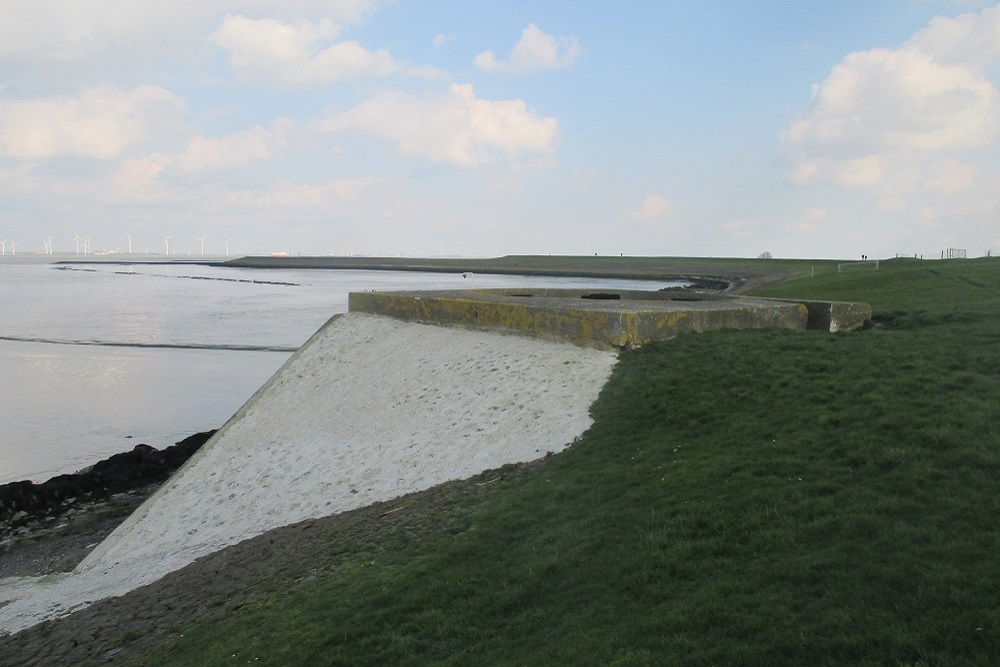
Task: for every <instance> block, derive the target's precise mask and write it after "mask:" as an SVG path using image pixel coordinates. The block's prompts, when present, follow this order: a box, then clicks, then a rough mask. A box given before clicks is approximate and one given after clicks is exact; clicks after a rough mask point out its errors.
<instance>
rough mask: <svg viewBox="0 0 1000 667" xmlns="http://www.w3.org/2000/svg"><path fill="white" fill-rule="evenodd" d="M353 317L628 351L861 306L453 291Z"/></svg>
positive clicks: (371, 298)
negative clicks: (694, 335)
mask: <svg viewBox="0 0 1000 667" xmlns="http://www.w3.org/2000/svg"><path fill="white" fill-rule="evenodd" d="M348 303H349V308H350V310H351V312H363V313H371V314H376V315H388V316H390V317H395V318H397V319H401V320H407V321H413V322H424V323H435V324H450V325H462V326H467V327H473V328H480V329H489V330H500V331H508V332H512V333H518V334H522V335H529V336H534V337H540V338H548V339H562V340H570V341H572V342H574V343H577V344H579V345H588V346H593V347H601V348H609V347H626V346H634V345H643V344H646V343H649V342H651V341H654V340H661V339H665V338H673V337H674V336H678V335H680V334H683V333H695V332H698V333H700V332H706V331H714V330H718V329H772V328H784V329H821V330H824V331H839V330H846V329H852V328H857V327H859V326H861V325H863V324H864V322H865V321H866V320H867V319H870V317H871V308H870V307H869V306H868V305H867V304H851V303H831V302H799V301H789V300H775V299H759V298H752V297H727V296H722V295H719V294H713V293H692V292H684V291H676V292H636V291H628V290H605V291H594V290H590V291H588V290H552V289H539V290H524V289H521V290H516V289H502V290H454V291H444V292H434V291H425V292H354V293H351V294H350V296H349V299H348Z"/></svg>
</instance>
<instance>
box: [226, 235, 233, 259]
mask: <svg viewBox="0 0 1000 667" xmlns="http://www.w3.org/2000/svg"><path fill="white" fill-rule="evenodd" d="M230 241H232V239H226V257H229V242H230Z"/></svg>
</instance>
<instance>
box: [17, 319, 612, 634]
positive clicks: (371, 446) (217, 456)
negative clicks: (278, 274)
mask: <svg viewBox="0 0 1000 667" xmlns="http://www.w3.org/2000/svg"><path fill="white" fill-rule="evenodd" d="M615 361H616V356H615V355H614V354H613V353H611V352H606V351H600V350H595V349H588V348H584V347H579V346H576V345H573V344H571V343H567V342H554V341H543V340H537V339H532V338H527V337H522V336H509V335H502V334H498V333H490V332H483V331H468V330H464V329H455V328H445V327H441V326H431V325H424V324H417V323H408V322H401V321H398V320H394V319H390V318H386V317H381V316H377V315H367V314H349V315H344V316H340V317H337V318H334V319H333V320H331V321H330V322H329V323H328V324H327V325H326V326H324V327H323V328H322V329H321V330H320V331H319V332H317V333H316V335H314V336H313V337H312V338H311V339H310V340H309V341H308V342H307V343H306V344H305V345H304V346H303V347H302V348H301V349H300V350H299V351H298V352H297V353H296V354H295V355H293V356H292V358H291V359H289V360H288V362H287V363H286V364H285V365H284V366H283V367H282V368H281V369H280V370H279V371H278V372H277V373H276V374H275V375H274V377H272V378H271V380H269V381H268V382H267V384H265V385H264V386H263V387H262V388H261V389H260V390H259V391H258V392H257V393H256V394H255V395H254V396H253V397H252V398H251V399H250V400H249V401H248V402H247V403H246V405H244V406H243V407H242V408H241V409H240V410H239V411H238V412H237V413H236V414H235V415H234V416H233V417H232V419H230V420H229V422H227V423H226V425H225V426H224V427H223V428H221V429H220V430H219V432H218V433H216V435H215V436H214V437H213V438H212V440H210V441H209V442H208V443H207V444H206V445H205V446H204V447H203V448H202V449H201V451H200V452H199V453H198V454H196V455H195V457H193V458H192V459H191V460H190V461H189V462H188V463H187V464H186V465H185V466H184V467H183V468H182V469H181V470H180V471H178V472H177V473H176V474H175V475H174V477H172V478H171V479H170V480H169V481H168V482H167V484H166V485H164V487H163V488H161V489H160V491H159V492H157V494H155V495H154V496H153V497H152V498H150V499H149V500H148V501H147V502H146V503H145V504H144V505H143V506H142V507H140V508H139V510H137V511H136V512H135V514H133V515H132V517H130V518H129V519H128V520H127V521H126V522H125V523H123V524H122V525H121V526H120V527H119V528H118V529H117V530H116V531H115V532H114V533H113V534H112V535H111V536H110V537H109V538H108V539H107V540H106V541H105V542H104V543H102V544H101V545H100V546H99V547H98V548H97V549H96V550H95V551H94V552H93V553H92V554H91V555H90V556H89V557H88V558H87V559H86V560H85V561H84V562H83V563H82V564H81V565H80V567H79V568H77V571H76V572H74V573H70V574H66V575H60V576H55V577H47V578H42V579H36V578H9V579H4V580H0V605H3V606H0V633H2V632H4V631H7V632H17V631H18V630H20V629H23V628H26V627H29V626H31V625H34V624H35V623H38V622H40V621H42V620H45V619H47V618H52V617H56V616H60V615H64V614H67V613H70V612H72V611H74V610H76V609H79V608H82V607H84V606H86V605H88V604H90V603H92V602H94V601H96V600H100V599H102V598H106V597H110V596H114V595H121V594H123V593H126V592H128V591H130V590H133V589H135V588H138V587H139V586H142V585H145V584H147V583H151V582H153V581H155V580H157V579H159V578H160V577H162V576H163V575H165V574H167V573H169V572H172V571H175V570H177V569H179V568H181V567H183V566H184V565H186V564H187V563H190V562H191V561H193V560H194V559H196V558H198V557H199V556H202V555H204V554H208V553H211V552H213V551H217V550H219V549H222V548H224V547H226V546H228V545H231V544H235V543H237V542H240V541H242V540H244V539H247V538H249V537H252V536H254V535H259V534H261V533H264V532H266V531H268V530H270V529H272V528H276V527H279V526H284V525H288V524H290V523H294V522H296V521H300V520H303V519H306V518H311V517H319V516H326V515H329V514H334V513H337V512H342V511H346V510H350V509H354V508H357V507H362V506H365V505H369V504H371V503H373V502H375V501H379V500H387V499H391V498H394V497H397V496H400V495H404V494H407V493H410V492H413V491H418V490H421V489H425V488H429V487H431V486H434V485H436V484H440V483H442V482H445V481H448V480H450V479H458V478H464V477H469V476H472V475H474V474H477V473H479V472H482V471H483V470H488V469H490V468H494V467H498V466H501V465H504V464H507V463H515V462H522V461H530V460H534V459H537V458H540V457H542V456H545V454H546V453H548V452H555V451H559V450H561V449H563V448H565V447H566V446H567V445H569V444H570V443H571V442H572V441H573V440H574V439H575V438H576V437H577V436H579V435H580V434H581V433H583V432H584V431H585V430H586V429H587V428H588V427H589V426H590V423H591V420H590V416H589V408H590V405H591V404H592V403H593V402H594V400H595V399H596V398H597V394H598V392H599V391H600V389H601V387H602V386H603V385H604V383H605V381H606V380H607V378H608V376H609V375H610V373H611V370H612V368H613V366H614V364H615ZM5 603H6V604H5Z"/></svg>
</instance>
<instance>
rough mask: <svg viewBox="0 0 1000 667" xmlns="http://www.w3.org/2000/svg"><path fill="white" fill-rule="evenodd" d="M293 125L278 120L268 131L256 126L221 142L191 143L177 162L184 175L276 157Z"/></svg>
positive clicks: (204, 139) (198, 139) (203, 140)
mask: <svg viewBox="0 0 1000 667" xmlns="http://www.w3.org/2000/svg"><path fill="white" fill-rule="evenodd" d="M292 129H294V123H293V122H292V121H291V120H289V119H287V118H279V119H278V120H276V121H275V122H274V125H273V126H272V127H271V128H270V129H265V128H263V127H260V126H259V125H256V126H254V127H251V128H249V129H246V130H240V131H238V132H233V133H232V134H229V135H227V136H225V137H221V138H208V137H202V136H198V137H195V138H194V139H191V140H190V141H189V142H188V144H187V148H186V149H185V151H184V153H182V154H181V155H180V156H179V157H178V159H177V162H178V163H179V164H180V165H181V167H183V168H184V169H185V170H187V171H200V170H203V169H232V168H235V167H243V166H246V165H247V164H250V163H251V162H255V161H258V160H266V159H268V158H272V157H274V156H276V155H278V154H279V153H280V152H281V151H282V150H283V149H284V148H285V146H286V145H287V144H288V132H289V131H291V130H292Z"/></svg>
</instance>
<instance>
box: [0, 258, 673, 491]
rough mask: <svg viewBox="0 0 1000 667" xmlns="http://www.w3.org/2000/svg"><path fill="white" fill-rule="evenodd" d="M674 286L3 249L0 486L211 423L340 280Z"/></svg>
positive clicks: (228, 411)
mask: <svg viewBox="0 0 1000 667" xmlns="http://www.w3.org/2000/svg"><path fill="white" fill-rule="evenodd" d="M70 259H75V256H74V257H71V258H70ZM671 284H676V283H667V282H656V281H622V280H594V279H576V278H539V277H527V276H494V275H487V274H475V275H474V276H464V277H463V274H461V273H418V272H396V271H340V270H285V269H238V268H224V267H210V266H201V265H195V264H186V263H178V262H162V263H155V264H124V263H104V262H102V263H93V264H77V263H72V264H62V263H53V262H51V259H50V258H48V257H42V256H36V257H34V258H31V257H26V256H24V255H18V256H13V257H12V256H10V255H6V256H0V484H3V483H6V482H11V481H15V480H21V479H30V480H33V481H44V480H46V479H48V478H49V477H52V476H53V475H57V474H61V473H66V472H75V471H77V470H79V469H81V468H84V467H86V466H88V465H91V464H93V463H94V462H96V461H99V460H101V459H103V458H106V457H107V456H110V455H112V454H115V453H118V452H122V451H127V450H130V449H132V448H133V447H134V446H135V445H136V444H138V443H146V444H149V445H152V446H154V447H157V448H162V447H165V446H167V445H170V444H173V443H174V442H176V441H178V440H180V439H182V438H184V437H186V436H188V435H191V434H192V433H195V432H198V431H203V430H208V429H213V428H218V427H219V426H221V425H222V424H224V423H225V422H226V420H227V419H228V418H229V417H230V416H232V414H233V413H234V412H236V410H237V409H239V407H240V406H241V405H243V403H245V402H246V401H247V399H248V398H250V396H251V395H253V393H254V392H255V391H256V390H257V389H258V388H259V387H260V386H261V385H262V384H263V383H264V382H265V381H266V380H267V379H268V378H269V377H270V376H271V375H273V374H274V372H275V371H277V370H278V368H279V367H280V366H281V364H283V363H284V362H285V360H286V359H287V358H288V357H289V356H290V355H291V354H292V353H293V352H294V351H295V350H296V349H297V348H298V347H299V346H300V345H302V344H303V343H304V342H305V341H306V340H307V339H308V338H309V336H311V335H312V334H313V333H314V332H315V331H316V330H317V329H319V327H321V326H322V325H323V324H324V323H325V322H326V321H327V320H328V319H329V318H330V317H331V316H333V315H334V314H337V313H343V312H346V311H347V295H348V293H349V292H357V291H365V290H397V289H459V288H466V287H470V286H474V287H477V288H489V287H536V288H540V287H581V288H598V289H615V288H626V287H627V288H629V289H651V290H652V289H661V288H663V287H666V286H668V285H671Z"/></svg>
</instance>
